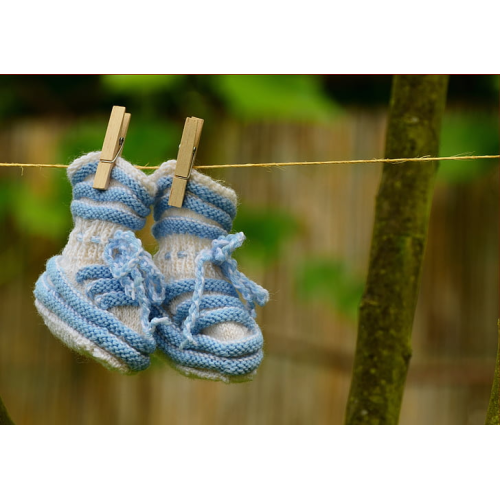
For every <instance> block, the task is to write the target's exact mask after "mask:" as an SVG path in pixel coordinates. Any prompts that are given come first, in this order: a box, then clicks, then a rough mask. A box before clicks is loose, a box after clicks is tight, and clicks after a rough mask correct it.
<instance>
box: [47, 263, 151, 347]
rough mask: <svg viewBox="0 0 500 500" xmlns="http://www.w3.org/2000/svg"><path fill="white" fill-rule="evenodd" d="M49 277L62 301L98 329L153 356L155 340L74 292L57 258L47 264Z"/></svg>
mask: <svg viewBox="0 0 500 500" xmlns="http://www.w3.org/2000/svg"><path fill="white" fill-rule="evenodd" d="M47 275H48V277H49V278H50V280H51V281H52V283H53V285H54V288H55V290H56V291H57V292H58V293H59V295H60V296H61V297H62V299H63V300H64V301H66V302H67V303H68V305H69V306H70V307H71V308H73V309H74V310H75V311H76V312H78V313H79V314H81V315H82V316H83V317H84V318H86V319H87V320H88V321H90V322H92V323H95V325H96V326H98V327H102V328H106V329H108V330H109V331H110V333H113V334H115V335H117V336H119V337H122V338H123V339H124V340H125V341H126V342H127V343H128V344H129V345H131V346H132V347H134V348H135V349H137V350H138V351H140V352H142V353H144V354H151V353H152V352H153V351H154V350H155V341H154V339H152V338H151V337H143V336H142V335H139V334H138V333H136V332H134V331H133V330H131V329H130V328H127V327H126V326H125V325H124V324H123V323H121V322H120V321H118V319H116V318H115V317H114V316H113V315H111V314H110V313H108V312H106V311H103V310H101V309H99V308H97V307H96V306H94V305H93V304H92V303H91V302H90V301H88V300H87V299H86V298H85V297H83V296H82V295H80V294H79V293H78V292H77V291H76V290H74V289H73V287H72V286H71V285H70V284H69V283H68V281H67V280H66V277H65V276H64V274H63V272H62V271H61V270H60V269H59V266H58V264H57V256H56V257H52V258H51V259H49V261H48V262H47Z"/></svg>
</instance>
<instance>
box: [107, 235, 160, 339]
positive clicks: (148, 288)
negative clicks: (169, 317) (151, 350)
mask: <svg viewBox="0 0 500 500" xmlns="http://www.w3.org/2000/svg"><path fill="white" fill-rule="evenodd" d="M103 258H104V261H105V262H106V263H107V264H108V266H109V269H110V271H111V274H112V275H113V277H114V278H115V279H117V280H118V281H119V283H120V285H122V287H123V292H124V295H125V296H126V297H128V298H130V299H132V300H133V301H136V302H138V303H139V304H140V306H141V323H142V328H143V331H144V332H145V333H148V334H151V333H152V332H153V327H152V326H151V323H150V321H149V316H150V314H151V306H152V305H153V304H155V305H161V304H162V303H163V301H164V300H165V288H166V284H165V278H164V277H163V274H162V273H161V272H160V270H159V269H158V268H157V267H156V265H155V264H154V262H153V259H152V258H151V255H150V254H149V253H148V252H146V251H145V250H143V249H142V243H141V240H139V239H138V238H136V236H135V235H134V234H133V233H132V232H130V231H120V230H118V231H116V232H115V234H114V236H113V238H112V239H110V240H109V243H108V244H107V245H106V247H105V248H104V254H103ZM113 286H114V283H113V282H111V283H110V287H113ZM112 291H113V289H112V288H111V289H110V290H108V292H109V293H112ZM114 297H116V296H114ZM116 300H118V298H117V299H116ZM117 305H120V304H119V303H118V304H117ZM123 305H125V304H123ZM126 305H130V302H129V303H127V304H126Z"/></svg>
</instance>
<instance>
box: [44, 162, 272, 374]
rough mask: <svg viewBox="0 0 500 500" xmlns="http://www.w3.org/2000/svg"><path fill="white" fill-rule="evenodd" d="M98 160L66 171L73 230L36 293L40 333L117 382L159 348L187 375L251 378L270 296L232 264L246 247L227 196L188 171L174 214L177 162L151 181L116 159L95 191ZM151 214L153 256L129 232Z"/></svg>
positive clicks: (229, 192)
mask: <svg viewBox="0 0 500 500" xmlns="http://www.w3.org/2000/svg"><path fill="white" fill-rule="evenodd" d="M99 157H100V152H95V153H89V154H87V155H85V156H83V157H81V158H79V159H77V160H76V161H74V162H73V163H72V164H71V165H70V166H69V168H68V176H69V179H70V181H71V184H72V186H73V201H72V203H71V213H72V215H73V219H74V228H73V230H72V231H71V233H70V235H69V241H68V243H67V245H66V247H65V248H64V250H63V252H62V254H61V255H57V256H55V257H52V258H51V259H50V260H49V261H48V262H47V267H46V270H45V272H44V273H43V274H42V275H41V276H40V278H39V279H38V281H37V283H36V287H35V305H36V307H37V309H38V312H39V313H40V314H41V316H42V318H43V320H44V322H45V324H46V325H47V327H48V328H49V329H50V330H51V332H52V333H53V334H54V335H55V336H56V337H58V338H59V339H60V340H61V341H62V342H63V343H65V344H66V345H67V346H68V347H70V348H72V349H74V350H75V351H77V352H79V353H81V354H84V355H87V356H90V357H92V358H94V359H96V360H97V361H99V362H100V363H101V364H103V365H104V366H106V367H107V368H109V369H112V370H117V371H119V372H122V373H133V372H137V371H140V370H144V369H145V368H147V367H148V366H149V364H150V355H151V354H152V353H153V352H154V351H155V350H156V349H159V350H160V351H162V352H163V353H164V354H165V355H166V356H167V358H168V359H169V360H170V362H171V364H172V365H173V366H174V367H175V368H176V369H178V370H179V371H181V372H182V373H184V374H186V375H188V376H193V377H199V378H205V379H211V380H222V381H225V382H232V381H243V380H248V379H251V378H252V376H253V374H254V373H255V371H256V369H257V367H258V366H259V364H260V362H261V360H262V355H263V354H262V346H263V338H262V333H261V331H260V328H259V326H258V325H257V323H256V322H255V319H254V318H255V305H256V304H258V305H261V306H262V305H264V304H265V303H266V302H267V300H268V293H267V291H266V290H264V289H263V288H262V287H260V286H259V285H257V284H255V283H253V282H252V281H250V280H249V279H248V278H247V277H246V276H244V275H243V274H242V273H241V272H239V271H238V269H237V264H236V261H235V260H234V259H233V258H232V257H231V253H232V252H233V250H235V249H236V248H237V247H239V246H240V245H241V244H242V242H243V240H244V235H243V233H237V234H229V233H230V231H231V228H232V222H233V219H234V217H235V215H236V203H237V198H236V194H235V192H234V191H233V190H232V189H230V188H227V187H225V186H222V185H221V184H219V183H218V182H216V181H214V180H213V179H210V178H209V177H207V176H205V175H203V174H200V173H199V172H196V171H193V173H192V175H191V178H190V180H189V182H188V185H187V191H186V195H185V198H184V203H183V206H182V208H174V207H171V206H169V205H168V197H169V194H170V188H171V186H172V177H173V174H174V170H175V165H176V162H175V160H171V161H169V162H166V163H164V164H163V165H161V167H160V168H159V169H158V170H156V171H155V172H154V173H153V174H152V175H149V176H148V175H146V174H144V172H142V171H140V170H138V169H137V168H135V167H133V166H132V165H131V164H130V163H128V162H127V161H125V160H123V159H122V158H118V160H117V162H116V165H115V167H114V168H113V170H112V173H111V182H110V185H109V188H108V189H107V190H105V191H100V190H97V189H94V188H93V187H92V182H93V178H94V176H95V173H96V170H97V165H98V163H99ZM151 207H153V211H154V220H155V224H154V225H153V235H154V236H155V238H156V240H157V241H158V251H157V253H156V254H155V256H154V257H152V256H151V255H150V254H149V253H148V252H146V251H145V250H144V249H143V247H142V243H141V241H140V240H139V239H138V238H137V237H136V236H135V234H134V231H137V230H139V229H142V228H143V227H144V225H145V223H146V217H147V216H148V215H149V214H150V211H151ZM238 292H239V293H238ZM240 295H241V297H242V298H243V299H244V300H245V304H243V303H242V301H241V300H240Z"/></svg>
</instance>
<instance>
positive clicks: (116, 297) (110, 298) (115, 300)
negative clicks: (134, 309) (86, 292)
mask: <svg viewBox="0 0 500 500" xmlns="http://www.w3.org/2000/svg"><path fill="white" fill-rule="evenodd" d="M95 303H96V305H97V306H98V307H100V308H101V309H104V310H106V311H107V310H108V309H111V308H112V307H118V306H138V305H139V302H137V300H134V299H132V298H131V297H129V296H128V295H126V294H125V293H124V292H109V293H105V294H103V295H99V297H97V298H96V299H95Z"/></svg>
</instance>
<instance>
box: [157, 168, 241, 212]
mask: <svg viewBox="0 0 500 500" xmlns="http://www.w3.org/2000/svg"><path fill="white" fill-rule="evenodd" d="M157 186H158V195H157V198H160V197H161V196H163V194H164V191H166V190H167V189H169V188H170V187H171V186H172V176H165V177H162V178H161V179H159V180H158V183H157ZM186 190H187V192H188V193H191V194H194V195H196V196H198V198H201V199H202V200H203V201H206V202H207V203H210V204H212V205H214V206H216V207H217V208H220V209H221V210H224V212H226V213H228V214H229V216H230V217H231V218H232V219H234V218H235V216H236V205H235V204H234V203H233V202H232V201H231V200H229V199H228V198H225V197H224V196H221V195H220V194H217V193H215V192H214V191H212V190H211V189H210V188H208V187H206V186H203V185H202V184H199V183H197V182H195V181H194V180H193V178H192V177H191V179H189V182H188V183H187V189H186Z"/></svg>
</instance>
